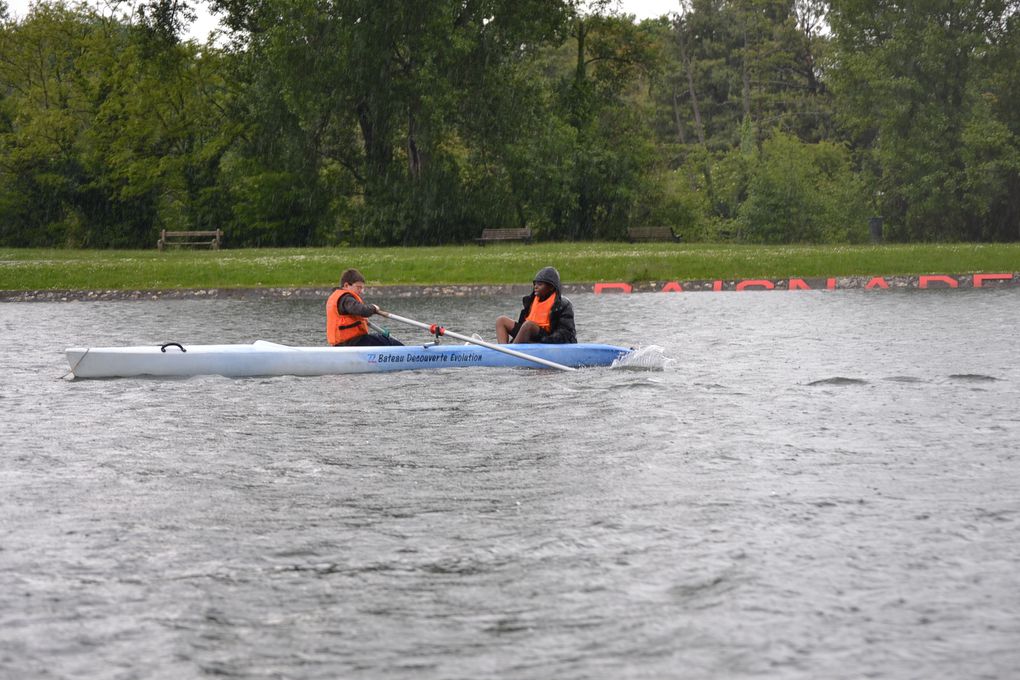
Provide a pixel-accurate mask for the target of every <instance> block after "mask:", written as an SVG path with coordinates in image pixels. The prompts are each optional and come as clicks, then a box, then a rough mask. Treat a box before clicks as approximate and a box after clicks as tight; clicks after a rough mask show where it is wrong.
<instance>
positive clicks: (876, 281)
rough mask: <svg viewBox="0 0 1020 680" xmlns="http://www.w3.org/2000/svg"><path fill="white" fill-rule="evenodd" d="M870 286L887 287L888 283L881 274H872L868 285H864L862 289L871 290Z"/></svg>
mask: <svg viewBox="0 0 1020 680" xmlns="http://www.w3.org/2000/svg"><path fill="white" fill-rule="evenodd" d="M872 288H885V289H888V288H889V283H888V282H887V281H886V280H885V279H883V278H882V277H881V276H873V277H871V280H870V281H868V285H866V286H864V290H871V289H872Z"/></svg>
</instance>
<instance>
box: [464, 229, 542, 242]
mask: <svg viewBox="0 0 1020 680" xmlns="http://www.w3.org/2000/svg"><path fill="white" fill-rule="evenodd" d="M501 241H523V242H524V243H531V229H529V228H528V227H524V228H522V229H483V230H482V236H481V238H476V239H475V243H477V244H478V245H480V246H484V245H485V244H486V243H499V242H501Z"/></svg>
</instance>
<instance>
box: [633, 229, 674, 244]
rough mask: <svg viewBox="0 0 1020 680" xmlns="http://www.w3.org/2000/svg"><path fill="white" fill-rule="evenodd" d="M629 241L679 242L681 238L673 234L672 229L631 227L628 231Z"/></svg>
mask: <svg viewBox="0 0 1020 680" xmlns="http://www.w3.org/2000/svg"><path fill="white" fill-rule="evenodd" d="M627 240H628V241H630V242H631V243H634V242H635V241H679V240H680V237H679V236H677V235H676V234H674V233H673V228H672V227H630V228H629V229H627Z"/></svg>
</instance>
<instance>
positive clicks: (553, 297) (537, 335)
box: [496, 267, 577, 345]
mask: <svg viewBox="0 0 1020 680" xmlns="http://www.w3.org/2000/svg"><path fill="white" fill-rule="evenodd" d="M532 283H533V285H534V292H532V293H531V295H527V296H525V297H524V299H523V300H522V302H523V303H524V309H522V310H521V315H520V317H519V318H518V319H517V322H516V323H515V322H514V320H513V319H511V318H510V317H508V316H501V317H499V318H498V319H496V340H497V341H498V342H499V343H500V344H504V345H505V344H506V343H507V342H509V341H510V339H511V338H513V343H514V344H517V343H522V342H541V343H546V344H568V343H575V342H577V332H576V331H575V330H574V306H573V305H572V304H570V300H568V299H567V298H565V297H563V294H562V293H561V292H560V273H559V272H558V271H556V268H555V267H545V268H543V269H540V270H539V272H538V273H537V274H535V280H534V281H533V282H532Z"/></svg>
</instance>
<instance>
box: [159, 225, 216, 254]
mask: <svg viewBox="0 0 1020 680" xmlns="http://www.w3.org/2000/svg"><path fill="white" fill-rule="evenodd" d="M222 241H223V230H221V229H217V230H216V231H167V230H166V229H163V230H162V231H160V232H159V241H157V242H156V247H157V248H158V249H159V250H163V249H164V248H166V247H167V246H209V247H210V248H212V249H213V250H219V249H220V243H221V242H222Z"/></svg>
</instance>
